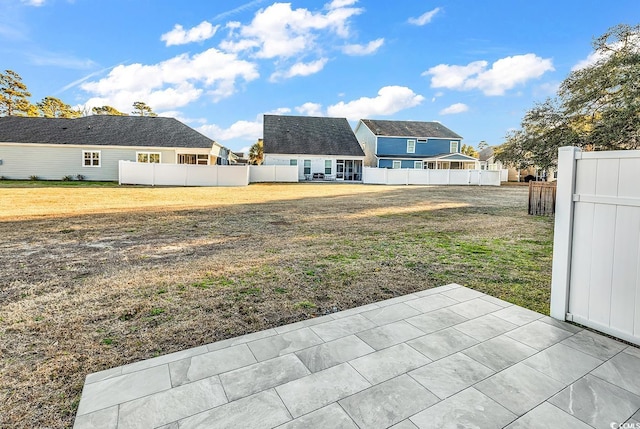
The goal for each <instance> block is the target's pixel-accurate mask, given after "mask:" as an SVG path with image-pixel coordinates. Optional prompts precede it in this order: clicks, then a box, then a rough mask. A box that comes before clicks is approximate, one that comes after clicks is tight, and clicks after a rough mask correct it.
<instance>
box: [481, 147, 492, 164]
mask: <svg viewBox="0 0 640 429" xmlns="http://www.w3.org/2000/svg"><path fill="white" fill-rule="evenodd" d="M478 155H479V156H480V158H479V159H480V161H486V160H488V159H489V158H491V157H492V156H493V146H487V147H485V148H484V149H482V150H481V151H480V152H479V153H478Z"/></svg>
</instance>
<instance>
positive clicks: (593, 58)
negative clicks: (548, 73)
mask: <svg viewBox="0 0 640 429" xmlns="http://www.w3.org/2000/svg"><path fill="white" fill-rule="evenodd" d="M638 39H640V34H636V35H633V36H631V38H630V41H631V42H633V44H635V45H637V44H638V42H639V40H638ZM623 44H624V42H621V41H619V42H614V43H610V44H608V45H607V46H608V47H609V50H608V51H606V52H602V51H599V52H591V53H590V54H589V55H587V58H585V59H583V60H580V61H578V63H577V64H576V65H574V66H573V67H571V71H577V70H581V69H584V68H587V67H590V66H592V65H594V64H596V63H598V62H600V61H602V60H607V59H608V58H609V57H610V56H611V54H612V53H613V52H614V51H617V50H619V49H620V48H622V46H623ZM637 53H640V52H637Z"/></svg>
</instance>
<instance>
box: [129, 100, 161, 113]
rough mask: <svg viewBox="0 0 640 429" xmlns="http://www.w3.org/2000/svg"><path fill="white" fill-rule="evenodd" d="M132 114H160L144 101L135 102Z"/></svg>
mask: <svg viewBox="0 0 640 429" xmlns="http://www.w3.org/2000/svg"><path fill="white" fill-rule="evenodd" d="M131 114H132V115H136V116H158V115H157V114H155V113H154V112H153V109H151V107H149V106H148V105H147V103H145V102H143V101H136V102H134V103H133V111H132V112H131Z"/></svg>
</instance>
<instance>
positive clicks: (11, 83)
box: [0, 70, 34, 116]
mask: <svg viewBox="0 0 640 429" xmlns="http://www.w3.org/2000/svg"><path fill="white" fill-rule="evenodd" d="M29 97H31V93H30V92H29V91H28V90H27V86H26V85H25V84H24V83H23V82H22V78H21V77H20V75H19V74H18V73H16V72H14V71H12V70H5V71H4V73H0V116H14V115H15V116H25V115H27V116H31V114H32V113H34V111H33V108H32V105H31V103H30V102H29Z"/></svg>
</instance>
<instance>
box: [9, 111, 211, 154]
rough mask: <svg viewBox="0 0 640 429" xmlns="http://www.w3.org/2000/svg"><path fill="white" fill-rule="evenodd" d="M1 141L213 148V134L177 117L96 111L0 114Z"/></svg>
mask: <svg viewBox="0 0 640 429" xmlns="http://www.w3.org/2000/svg"><path fill="white" fill-rule="evenodd" d="M0 142H10V143H48V144H61V145H63V144H73V145H90V146H137V147H140V146H142V147H167V148H170V147H171V148H172V147H179V148H206V149H211V147H212V145H214V144H216V145H217V146H219V145H218V144H217V143H215V142H214V141H213V140H211V139H210V138H208V137H206V136H204V135H202V134H200V133H199V132H197V131H196V130H194V129H193V128H191V127H189V126H187V125H185V124H183V123H182V122H180V121H178V120H176V119H174V118H162V117H149V116H110V115H93V116H85V117H82V118H77V119H62V118H28V117H21V116H5V117H2V118H0Z"/></svg>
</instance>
